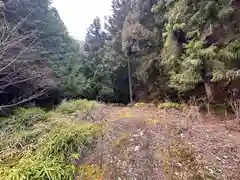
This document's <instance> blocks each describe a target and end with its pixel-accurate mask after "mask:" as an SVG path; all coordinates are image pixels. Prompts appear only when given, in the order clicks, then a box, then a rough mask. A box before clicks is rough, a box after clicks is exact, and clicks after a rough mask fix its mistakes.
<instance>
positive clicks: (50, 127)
mask: <svg viewBox="0 0 240 180" xmlns="http://www.w3.org/2000/svg"><path fill="white" fill-rule="evenodd" d="M95 104H96V103H95V102H88V101H86V100H77V101H76V102H75V101H70V102H63V103H62V104H61V105H59V106H58V107H57V108H56V110H55V111H51V112H48V113H46V112H44V111H43V110H42V109H39V108H31V109H18V110H17V111H16V112H15V114H14V115H13V116H11V117H10V118H6V119H4V120H3V121H1V124H0V132H1V133H0V140H1V144H0V179H3V180H27V179H33V180H34V179H44V180H71V179H74V175H75V173H76V168H77V164H79V162H80V160H81V158H82V157H83V156H84V154H85V153H86V152H87V151H88V150H89V148H91V147H93V145H94V141H95V139H96V138H97V137H98V136H99V134H100V132H101V126H100V125H97V124H93V123H88V122H86V121H83V120H73V119H71V118H68V116H66V113H72V112H74V111H81V112H86V111H90V110H91V109H92V108H94V107H95ZM73 156H74V157H77V159H76V158H73Z"/></svg>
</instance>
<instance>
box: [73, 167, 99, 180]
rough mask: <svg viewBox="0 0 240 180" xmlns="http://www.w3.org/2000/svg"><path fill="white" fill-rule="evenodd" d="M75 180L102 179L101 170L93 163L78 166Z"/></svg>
mask: <svg viewBox="0 0 240 180" xmlns="http://www.w3.org/2000/svg"><path fill="white" fill-rule="evenodd" d="M78 174H79V175H78V177H77V180H82V179H84V180H103V175H104V172H103V170H102V169H101V168H100V167H99V166H98V165H95V164H92V165H81V166H80V167H79V168H78Z"/></svg>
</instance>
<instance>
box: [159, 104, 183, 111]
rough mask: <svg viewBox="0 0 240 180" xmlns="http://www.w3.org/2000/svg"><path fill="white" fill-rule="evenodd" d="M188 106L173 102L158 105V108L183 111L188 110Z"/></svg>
mask: <svg viewBox="0 0 240 180" xmlns="http://www.w3.org/2000/svg"><path fill="white" fill-rule="evenodd" d="M186 107H187V105H186V104H178V103H173V102H165V103H161V104H159V105H158V108H160V109H178V110H182V109H184V108H186Z"/></svg>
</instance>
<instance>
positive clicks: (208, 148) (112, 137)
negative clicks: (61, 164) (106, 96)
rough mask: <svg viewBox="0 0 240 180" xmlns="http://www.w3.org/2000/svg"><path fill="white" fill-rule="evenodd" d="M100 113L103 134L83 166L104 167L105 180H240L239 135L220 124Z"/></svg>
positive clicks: (109, 109) (134, 112)
mask: <svg viewBox="0 0 240 180" xmlns="http://www.w3.org/2000/svg"><path fill="white" fill-rule="evenodd" d="M102 113H103V114H104V120H105V123H104V124H105V127H106V132H105V133H104V136H103V137H102V138H101V139H100V141H99V143H98V145H97V147H96V149H95V150H94V152H92V153H91V154H90V155H89V156H88V157H87V158H86V159H85V160H84V163H85V164H89V165H90V164H97V165H98V166H99V167H100V168H101V169H103V171H104V172H103V174H104V175H103V178H102V179H104V180H163V179H176V180H177V179H178V180H183V179H186V180H187V179H189V180H205V179H217V180H219V179H223V180H228V179H229V180H230V179H231V180H238V179H240V140H239V138H240V134H239V133H237V132H230V131H228V130H226V128H225V125H224V124H223V123H221V122H216V121H215V120H214V121H209V120H208V121H206V119H205V118H202V117H192V116H190V115H189V114H188V113H186V112H181V111H177V110H169V111H165V110H160V109H158V108H156V107H141V108H134V107H113V106H104V107H103V109H102ZM81 179H96V178H91V177H90V176H89V177H87V176H84V177H83V176H82V178H81ZM99 179H101V178H99Z"/></svg>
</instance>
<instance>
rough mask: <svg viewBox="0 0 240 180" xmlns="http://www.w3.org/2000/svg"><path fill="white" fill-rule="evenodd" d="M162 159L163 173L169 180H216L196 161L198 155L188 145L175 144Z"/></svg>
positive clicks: (212, 174)
mask: <svg viewBox="0 0 240 180" xmlns="http://www.w3.org/2000/svg"><path fill="white" fill-rule="evenodd" d="M169 149H170V152H166V153H165V155H164V157H165V159H164V172H165V177H166V179H169V180H216V179H217V178H216V175H215V174H214V172H213V171H212V170H211V171H209V167H207V166H206V165H205V164H203V163H200V162H199V161H198V155H197V154H196V153H195V152H194V151H193V150H192V148H191V147H189V145H185V144H184V143H180V142H175V143H174V144H172V145H171V146H170V148H169Z"/></svg>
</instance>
